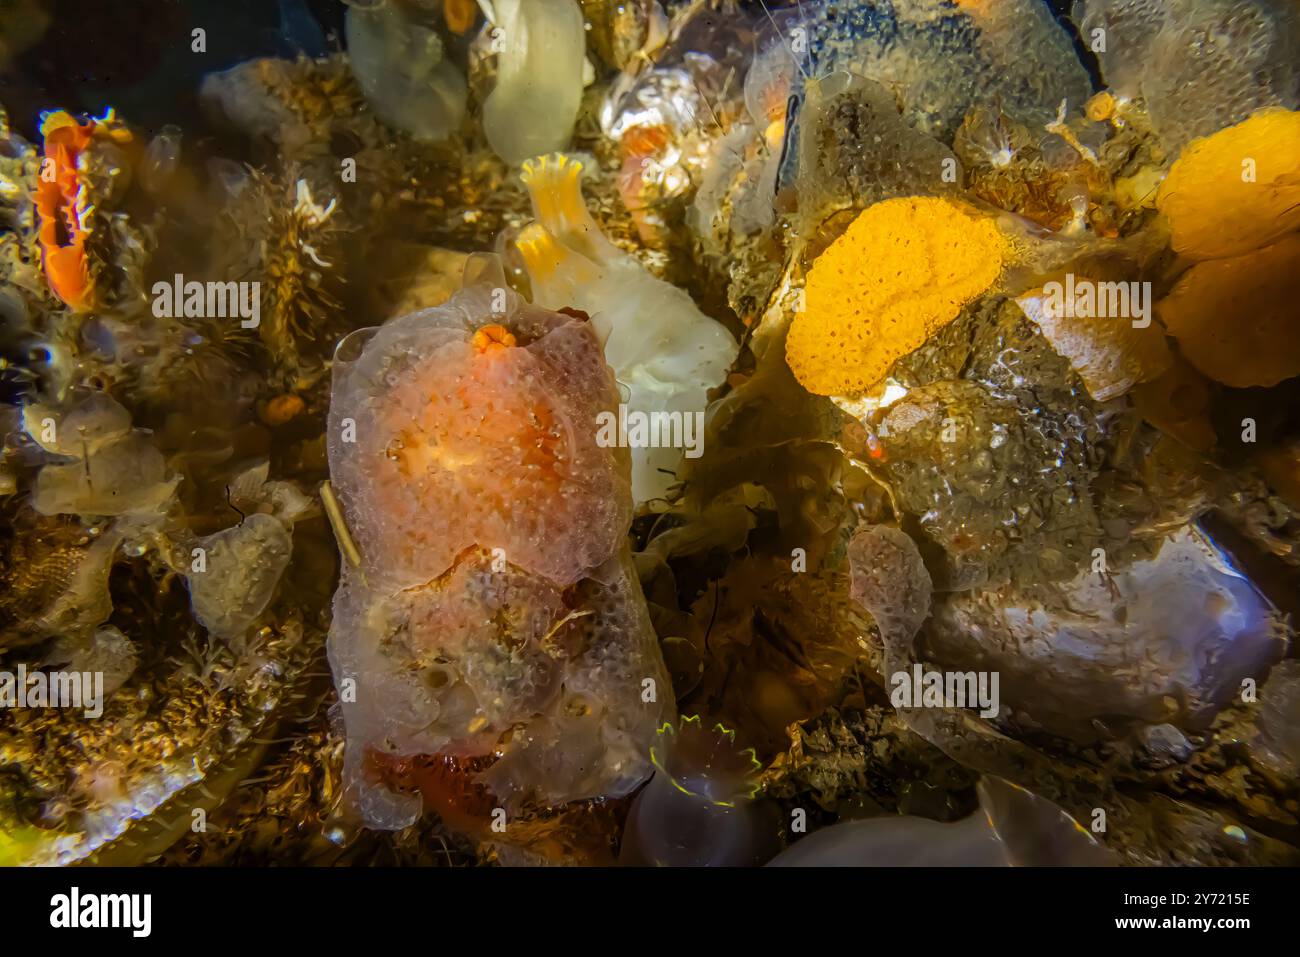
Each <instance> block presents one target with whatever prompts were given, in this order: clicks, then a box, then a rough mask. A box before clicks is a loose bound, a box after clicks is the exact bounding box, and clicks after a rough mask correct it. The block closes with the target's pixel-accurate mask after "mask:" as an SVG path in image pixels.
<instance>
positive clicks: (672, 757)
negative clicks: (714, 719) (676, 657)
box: [650, 715, 763, 807]
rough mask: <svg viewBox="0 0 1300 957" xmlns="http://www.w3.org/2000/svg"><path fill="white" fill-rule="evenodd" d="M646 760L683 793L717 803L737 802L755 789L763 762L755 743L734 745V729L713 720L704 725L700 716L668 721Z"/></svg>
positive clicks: (721, 805) (748, 798)
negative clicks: (676, 723) (746, 745)
mask: <svg viewBox="0 0 1300 957" xmlns="http://www.w3.org/2000/svg"><path fill="white" fill-rule="evenodd" d="M650 760H651V761H652V762H653V763H654V766H655V768H656V769H657V770H658V772H659V773H660V774H662V775H664V776H665V777H666V778H667V779H668V780H669V782H670V783H671V784H672V786H673V787H674V788H676V789H677V790H678V791H680V792H681V793H682V794H685V795H687V796H688V797H691V798H694V799H696V800H700V801H704V802H706V803H708V804H712V805H714V806H716V807H735V806H736V805H737V804H741V803H744V802H746V801H750V800H753V798H754V795H755V794H757V793H758V773H759V772H760V771H762V770H763V766H762V765H761V764H759V763H758V757H757V755H756V754H755V753H754V749H753V748H739V747H737V746H736V732H735V731H732V730H730V729H729V728H727V727H725V726H724V725H723V724H721V723H720V722H719V723H715V724H714V725H713V727H712V728H709V727H706V726H705V724H704V720H703V719H702V718H701V717H700V716H699V715H695V716H693V717H684V718H682V720H681V722H680V727H677V728H674V727H673V725H672V723H671V722H665V723H664V725H663V726H662V727H661V728H660V729H659V731H658V732H657V733H656V734H655V741H654V744H653V745H651V746H650Z"/></svg>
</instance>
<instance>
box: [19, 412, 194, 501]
mask: <svg viewBox="0 0 1300 957" xmlns="http://www.w3.org/2000/svg"><path fill="white" fill-rule="evenodd" d="M23 428H24V431H26V433H27V434H28V436H30V437H31V438H32V440H33V441H35V442H36V443H37V444H38V445H40V446H41V448H43V449H44V450H45V451H47V452H49V453H52V454H53V455H57V456H60V457H61V458H64V459H71V460H72V461H57V462H50V463H49V464H47V465H45V466H44V467H42V468H41V471H40V474H39V475H37V476H36V483H35V488H34V490H33V492H32V507H33V508H35V509H36V511H38V512H40V513H41V514H42V515H89V516H117V515H131V514H137V513H138V514H145V515H147V514H153V513H155V512H157V511H158V510H159V509H160V508H161V507H162V506H163V504H164V503H165V502H166V501H167V500H168V499H170V498H171V496H172V493H173V492H174V491H175V488H176V484H177V482H178V481H179V479H177V478H171V479H169V478H168V477H167V463H166V462H165V460H164V459H163V456H162V453H161V452H159V451H158V450H157V449H156V448H155V447H154V445H153V443H152V442H151V441H150V440H149V437H148V435H147V434H146V433H144V432H141V431H138V430H133V429H132V428H131V416H130V413H128V412H127V411H126V409H124V408H122V406H121V405H119V404H118V403H117V402H115V401H114V400H113V399H112V398H111V397H110V396H108V395H106V394H105V393H102V392H91V393H89V394H87V395H86V396H84V397H83V398H81V399H80V401H78V402H77V403H76V404H75V405H73V406H72V407H71V408H70V409H69V410H68V411H67V412H61V411H60V410H57V409H54V408H52V407H47V406H44V405H39V404H33V405H29V406H27V407H25V408H24V409H23Z"/></svg>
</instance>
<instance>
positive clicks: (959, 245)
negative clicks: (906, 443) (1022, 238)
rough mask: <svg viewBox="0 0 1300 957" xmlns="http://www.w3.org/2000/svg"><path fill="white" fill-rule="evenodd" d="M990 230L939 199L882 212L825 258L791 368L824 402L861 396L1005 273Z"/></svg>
mask: <svg viewBox="0 0 1300 957" xmlns="http://www.w3.org/2000/svg"><path fill="white" fill-rule="evenodd" d="M1006 254H1007V242H1006V240H1005V239H1004V238H1003V236H1002V235H1001V233H999V232H998V229H997V227H996V226H995V225H994V224H993V222H992V220H990V219H988V218H986V217H981V216H978V215H976V214H975V213H974V212H973V211H970V210H968V208H967V207H965V206H963V205H962V204H959V203H957V202H954V201H952V200H948V199H940V198H936V197H907V198H898V199H888V200H885V201H883V202H880V203H876V204H875V205H874V206H871V207H869V208H867V209H866V210H864V211H863V212H862V213H861V214H859V216H858V218H857V219H855V220H854V221H853V223H852V225H850V226H849V228H848V229H847V230H846V231H845V233H844V235H842V236H840V237H839V239H837V240H835V242H833V243H832V244H831V245H830V246H829V247H828V248H827V249H826V251H825V252H823V253H822V254H821V255H820V256H818V257H817V259H816V261H815V262H814V263H813V266H812V269H810V270H809V272H808V278H807V281H806V283H805V286H804V309H803V311H801V312H800V313H798V314H797V315H795V317H794V321H793V323H792V324H791V326H790V334H789V337H788V339H787V340H786V361H787V362H788V363H789V364H790V369H791V370H792V371H793V372H794V374H795V378H797V379H798V380H799V382H800V384H801V385H803V387H804V388H805V389H807V390H808V391H809V392H813V393H815V394H817V395H846V396H847V395H857V394H860V393H863V392H866V391H867V390H869V389H870V388H871V387H872V386H874V385H876V384H877V383H878V382H879V381H880V380H881V379H882V378H884V376H885V373H887V372H888V371H889V368H890V366H892V365H893V363H894V362H895V360H897V359H899V358H901V357H902V356H905V355H907V354H908V353H910V352H912V351H913V350H914V349H916V348H917V347H918V346H920V345H921V344H922V343H923V342H925V340H926V339H928V338H930V336H932V335H934V333H936V332H938V331H939V330H940V329H942V328H943V327H944V326H945V325H947V324H948V323H949V322H951V321H952V320H953V319H955V318H956V317H957V314H958V312H960V310H961V307H962V306H963V305H965V304H966V303H967V302H969V301H971V300H972V299H974V298H975V297H977V296H979V295H980V294H982V293H983V292H984V291H985V290H987V289H988V288H989V286H991V285H992V284H993V282H994V281H995V280H996V279H997V278H998V275H999V274H1000V273H1001V271H1002V264H1003V260H1004V259H1005V257H1006Z"/></svg>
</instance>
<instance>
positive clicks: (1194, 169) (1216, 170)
mask: <svg viewBox="0 0 1300 957" xmlns="http://www.w3.org/2000/svg"><path fill="white" fill-rule="evenodd" d="M1156 206H1157V207H1158V208H1159V210H1160V212H1162V213H1163V214H1164V215H1165V218H1166V219H1168V220H1169V227H1170V231H1171V233H1172V236H1171V242H1172V245H1173V247H1174V250H1175V251H1176V252H1178V253H1181V254H1182V255H1184V256H1186V257H1188V258H1189V259H1195V260H1200V261H1203V260H1207V259H1221V258H1226V257H1229V256H1241V255H1245V254H1246V253H1249V252H1250V251H1251V250H1254V249H1259V248H1261V247H1263V246H1267V245H1268V244H1270V243H1273V242H1276V241H1277V240H1278V239H1280V238H1281V237H1283V236H1285V235H1286V234H1287V233H1289V232H1291V231H1293V230H1295V229H1300V112H1296V111H1295V110H1284V109H1280V108H1278V109H1267V110H1260V111H1258V112H1256V113H1254V114H1253V115H1252V116H1250V118H1248V119H1246V120H1244V121H1242V122H1241V123H1238V124H1236V125H1235V126H1229V127H1227V128H1226V129H1222V130H1219V132H1217V133H1215V134H1213V135H1212V136H1207V137H1204V138H1203V139H1198V140H1193V141H1192V143H1191V144H1190V145H1188V146H1187V147H1186V148H1185V149H1184V150H1183V152H1182V155H1181V156H1179V157H1178V161H1177V162H1175V163H1174V165H1173V167H1172V168H1171V169H1170V170H1169V175H1168V176H1167V177H1166V178H1165V181H1164V183H1163V184H1162V185H1161V187H1160V194H1159V196H1158V197H1157V199H1156Z"/></svg>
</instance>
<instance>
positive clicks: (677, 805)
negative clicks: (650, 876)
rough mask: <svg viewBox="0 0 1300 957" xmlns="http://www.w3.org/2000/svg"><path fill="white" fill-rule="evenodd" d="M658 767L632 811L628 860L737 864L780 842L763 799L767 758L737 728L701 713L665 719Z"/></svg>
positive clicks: (655, 753)
mask: <svg viewBox="0 0 1300 957" xmlns="http://www.w3.org/2000/svg"><path fill="white" fill-rule="evenodd" d="M650 759H651V761H652V762H654V766H655V774H654V777H652V778H651V779H650V783H649V784H647V785H646V786H645V788H644V789H643V790H642V791H641V793H640V794H638V795H637V798H636V801H635V802H633V804H632V810H631V812H630V814H629V816H628V823H627V831H626V833H625V834H624V839H623V853H622V860H623V861H624V862H626V863H637V864H642V863H650V864H658V865H661V866H685V865H693V866H699V865H709V866H715V867H716V866H735V865H743V864H755V863H760V862H762V861H763V860H766V859H767V858H768V857H770V856H771V855H772V854H773V853H775V852H776V850H777V848H778V838H777V829H776V827H775V826H774V822H773V821H771V820H770V819H768V818H767V816H766V815H765V814H764V813H763V811H764V808H763V806H762V805H761V803H756V802H755V800H754V799H755V798H756V797H757V795H758V787H759V776H758V775H759V772H760V771H761V770H762V765H760V764H759V763H758V759H757V757H756V755H755V754H754V750H753V748H740V747H738V746H737V744H736V733H735V732H734V731H731V730H729V729H728V728H726V727H725V726H723V725H722V724H716V723H715V724H713V725H712V726H708V725H706V724H705V723H704V720H703V719H702V718H701V717H700V716H698V715H696V716H695V717H689V718H683V719H682V720H681V722H680V724H679V725H678V726H677V727H674V726H673V725H672V724H671V723H664V724H663V725H661V726H660V728H659V731H658V733H657V734H656V735H655V739H654V743H653V745H652V746H651V748H650Z"/></svg>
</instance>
